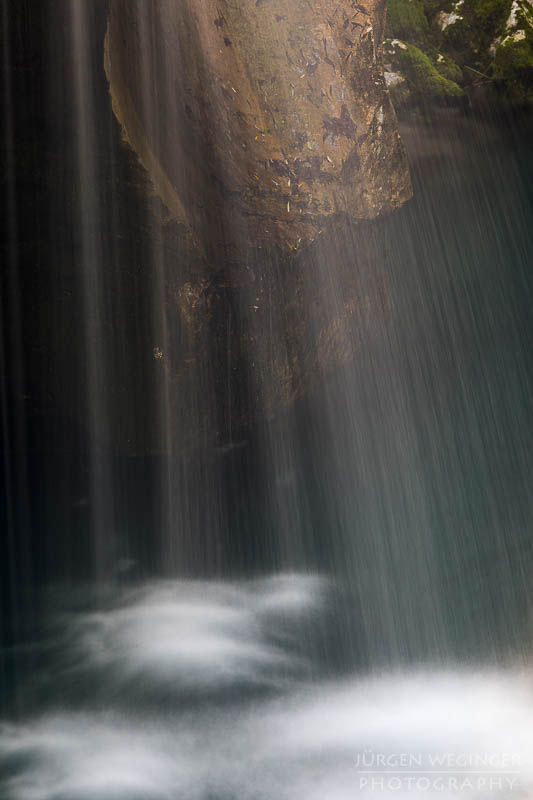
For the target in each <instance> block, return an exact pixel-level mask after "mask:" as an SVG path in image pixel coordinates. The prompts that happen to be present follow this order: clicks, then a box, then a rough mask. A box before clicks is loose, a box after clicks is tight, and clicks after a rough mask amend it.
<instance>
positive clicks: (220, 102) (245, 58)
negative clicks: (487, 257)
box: [106, 0, 410, 258]
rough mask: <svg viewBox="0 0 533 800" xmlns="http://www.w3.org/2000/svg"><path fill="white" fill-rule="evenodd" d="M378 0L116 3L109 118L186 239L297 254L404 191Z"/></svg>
mask: <svg viewBox="0 0 533 800" xmlns="http://www.w3.org/2000/svg"><path fill="white" fill-rule="evenodd" d="M384 20H385V7H384V2H383V0H370V2H368V0H364V2H356V0H342V2H332V1H331V0H316V1H315V2H313V3H310V2H308V0H292V2H290V3H287V2H286V0H237V1H236V2H235V1H233V0H232V2H227V1H226V0H202V2H197V0H160V2H158V3H149V2H140V3H139V2H136V3H132V2H131V1H130V0H112V3H111V8H110V14H109V25H108V32H107V46H106V71H107V75H108V79H109V83H110V90H111V94H112V97H113V104H114V110H115V113H116V116H117V117H118V119H119V121H120V122H121V125H122V127H123V131H124V134H125V137H126V138H127V140H128V141H129V143H130V144H131V146H132V147H133V148H134V150H135V151H136V152H137V154H138V155H139V157H140V160H141V162H142V163H143V165H144V166H145V168H146V169H147V170H148V173H149V174H150V177H151V179H152V181H153V183H154V185H155V188H156V191H157V192H158V194H159V195H160V197H161V198H162V200H163V202H164V203H165V205H166V206H167V208H168V209H169V210H170V212H171V213H172V214H173V215H174V216H175V217H176V219H178V220H179V221H180V222H183V223H185V225H186V226H187V228H188V229H189V231H190V232H191V235H192V236H193V237H194V239H195V240H196V241H197V242H198V243H199V244H200V245H201V246H202V247H203V248H204V250H207V251H209V250H210V251H211V252H209V256H210V257H211V258H212V252H213V249H215V250H216V252H217V253H218V252H219V251H220V246H221V245H222V246H223V248H224V250H225V252H226V254H228V252H229V254H230V255H236V256H237V257H239V256H242V253H243V252H245V251H246V250H247V249H248V247H249V243H250V242H252V243H254V244H255V245H257V246H261V247H267V246H271V245H272V244H273V243H276V244H281V245H282V246H283V247H286V248H293V249H294V248H297V247H298V245H299V244H300V243H301V242H305V241H310V240H313V239H314V238H315V237H316V235H317V233H318V231H320V230H321V229H322V228H323V226H324V223H325V222H326V221H327V220H328V218H330V217H332V216H333V215H336V214H347V215H348V216H350V217H351V218H354V219H372V218H374V217H377V216H379V215H380V214H383V213H386V212H390V211H392V210H394V209H395V208H398V207H399V206H401V205H402V203H404V202H405V200H406V199H407V198H408V197H409V196H410V184H409V176H408V170H407V165H406V159H405V154H404V150H403V147H402V144H401V141H400V139H399V134H398V131H397V127H396V119H395V115H394V111H393V109H392V107H391V103H390V100H389V96H388V92H387V89H386V86H385V82H384V78H383V69H382V63H381V62H382V38H383V27H384Z"/></svg>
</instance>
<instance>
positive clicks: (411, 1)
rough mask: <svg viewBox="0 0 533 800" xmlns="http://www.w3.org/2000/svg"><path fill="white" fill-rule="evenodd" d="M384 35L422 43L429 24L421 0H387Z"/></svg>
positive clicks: (427, 32)
mask: <svg viewBox="0 0 533 800" xmlns="http://www.w3.org/2000/svg"><path fill="white" fill-rule="evenodd" d="M385 35H386V36H388V37H390V38H391V39H406V40H407V41H408V42H412V43H413V44H418V45H423V43H424V42H425V41H426V40H427V38H428V36H429V24H428V21H427V18H426V15H425V14H424V4H423V2H422V0H389V2H388V5H387V25H386V29H385Z"/></svg>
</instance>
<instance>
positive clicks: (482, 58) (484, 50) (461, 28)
mask: <svg viewBox="0 0 533 800" xmlns="http://www.w3.org/2000/svg"><path fill="white" fill-rule="evenodd" d="M511 4H512V0H464V2H463V3H462V4H461V6H460V7H459V8H458V12H457V13H458V14H459V15H460V16H461V19H458V20H457V21H456V22H454V23H453V24H451V25H449V26H448V27H447V28H446V29H445V30H444V32H443V36H442V47H443V49H444V51H445V52H447V53H448V54H449V55H450V56H451V58H453V60H454V61H455V62H456V63H457V64H459V66H460V67H464V66H469V67H473V68H475V69H478V70H481V71H482V72H485V71H487V70H488V69H489V68H490V64H491V61H492V54H491V50H490V48H491V45H492V43H493V42H494V40H495V39H496V38H497V37H499V36H501V35H502V34H503V32H504V28H505V23H506V21H507V19H508V17H509V13H510V10H511Z"/></svg>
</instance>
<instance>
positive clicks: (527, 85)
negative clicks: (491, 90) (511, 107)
mask: <svg viewBox="0 0 533 800" xmlns="http://www.w3.org/2000/svg"><path fill="white" fill-rule="evenodd" d="M527 34H529V35H527ZM493 77H494V79H495V81H496V83H497V84H498V87H499V88H500V89H501V90H503V91H504V93H505V94H506V95H507V96H508V98H509V99H510V100H511V101H512V102H515V103H531V102H533V34H532V33H531V31H527V33H526V35H525V36H524V38H522V39H519V40H518V41H516V40H515V39H513V38H512V37H508V38H507V39H506V40H504V41H503V43H502V44H501V45H500V47H498V49H497V50H496V56H495V58H494V68H493Z"/></svg>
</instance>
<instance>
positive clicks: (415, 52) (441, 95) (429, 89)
mask: <svg viewBox="0 0 533 800" xmlns="http://www.w3.org/2000/svg"><path fill="white" fill-rule="evenodd" d="M385 54H386V59H387V60H388V61H390V63H391V65H392V67H393V69H394V70H395V71H396V72H398V73H399V74H400V75H401V76H402V77H403V78H404V79H405V86H404V85H403V84H401V85H399V86H398V87H394V88H395V89H396V91H392V92H391V96H392V98H393V102H395V103H396V105H398V103H399V101H400V102H406V99H407V98H409V99H411V100H412V101H413V102H414V103H415V104H416V105H425V104H427V103H428V102H451V101H457V100H459V99H460V98H461V97H462V96H463V94H464V93H463V90H462V89H461V87H460V86H459V85H458V84H457V83H456V82H455V81H452V80H449V79H448V78H446V77H445V76H444V75H442V74H441V73H440V72H439V71H438V70H437V69H436V67H435V66H434V65H433V64H432V63H431V60H430V59H429V57H428V56H427V55H426V54H425V53H423V52H422V51H421V50H420V49H419V48H418V47H416V46H415V45H412V44H408V43H407V42H402V41H398V40H397V39H394V40H392V41H390V40H388V41H386V43H385Z"/></svg>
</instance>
